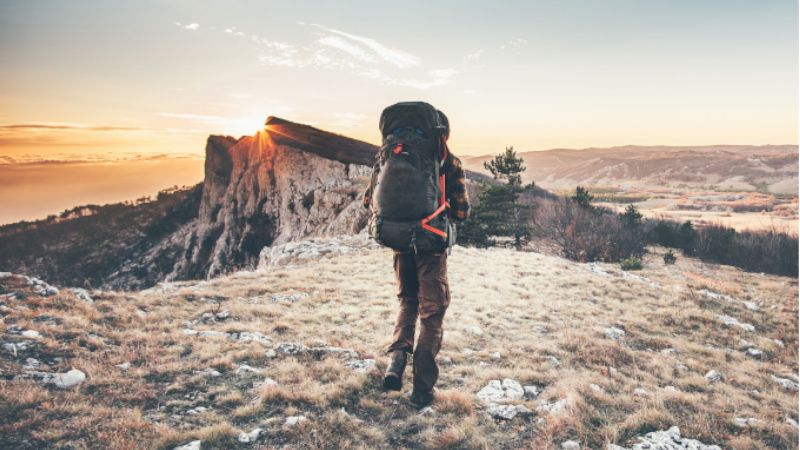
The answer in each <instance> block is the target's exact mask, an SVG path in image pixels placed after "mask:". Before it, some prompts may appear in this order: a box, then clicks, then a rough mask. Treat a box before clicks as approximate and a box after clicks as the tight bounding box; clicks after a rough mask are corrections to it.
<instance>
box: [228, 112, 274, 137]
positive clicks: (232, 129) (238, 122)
mask: <svg viewBox="0 0 800 450" xmlns="http://www.w3.org/2000/svg"><path fill="white" fill-rule="evenodd" d="M265 120H266V117H265V116H263V115H252V116H245V117H239V118H236V119H231V120H230V121H229V122H228V123H226V124H225V128H226V130H225V131H226V132H227V133H230V134H232V135H234V136H242V135H245V136H253V135H255V134H256V133H257V132H259V131H261V130H263V129H264V121H265Z"/></svg>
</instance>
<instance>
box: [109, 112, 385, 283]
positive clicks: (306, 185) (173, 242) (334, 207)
mask: <svg viewBox="0 0 800 450" xmlns="http://www.w3.org/2000/svg"><path fill="white" fill-rule="evenodd" d="M376 151H377V148H376V147H375V146H373V145H371V144H368V143H366V142H361V141H357V140H355V139H351V138H347V137H344V136H340V135H336V134H333V133H328V132H325V131H321V130H318V129H315V128H313V127H310V126H307V125H300V124H295V123H292V122H289V121H286V120H282V119H277V118H273V117H270V118H269V119H268V120H267V123H266V126H265V128H264V130H263V131H261V132H259V133H257V134H256V135H255V136H248V137H243V138H241V139H239V140H236V139H234V138H231V137H224V136H211V137H209V138H208V142H207V145H206V164H205V180H204V182H203V193H202V198H201V202H200V207H199V211H198V214H197V218H196V219H194V220H193V221H191V222H189V223H187V224H186V225H184V226H183V227H182V228H180V229H179V230H178V231H176V232H175V233H173V234H172V235H171V236H169V237H167V238H166V239H164V240H163V241H162V242H161V243H159V244H158V245H156V246H154V247H152V248H150V249H148V250H147V251H145V252H143V253H142V254H141V255H139V256H138V257H136V258H133V259H131V260H129V261H128V262H126V263H125V264H124V265H123V266H122V267H121V268H120V270H118V271H117V272H115V273H114V274H112V275H111V276H110V277H109V278H108V279H107V281H106V285H107V286H108V287H114V288H124V289H135V288H141V287H145V286H149V285H152V284H154V283H156V282H158V281H162V280H177V279H186V278H207V277H212V276H215V275H219V274H222V273H226V272H229V271H232V270H235V269H237V268H242V267H253V266H255V264H256V263H257V260H258V254H259V252H260V251H261V249H262V248H263V247H265V246H269V245H277V244H283V243H286V242H288V241H292V240H296V239H298V238H302V237H306V236H329V235H338V234H349V233H357V232H359V231H360V230H361V229H363V228H364V226H365V225H366V223H367V219H368V216H367V211H366V210H365V209H364V208H363V207H362V206H361V200H360V197H361V193H362V192H363V189H364V187H365V186H366V183H367V182H368V178H369V175H370V171H371V167H370V166H371V164H372V161H373V159H374V156H375V152H376Z"/></svg>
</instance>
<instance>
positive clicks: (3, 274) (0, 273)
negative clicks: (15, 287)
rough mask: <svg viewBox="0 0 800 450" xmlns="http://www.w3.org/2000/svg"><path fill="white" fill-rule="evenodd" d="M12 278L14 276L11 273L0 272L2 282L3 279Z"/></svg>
mask: <svg viewBox="0 0 800 450" xmlns="http://www.w3.org/2000/svg"><path fill="white" fill-rule="evenodd" d="M12 276H13V274H12V273H11V272H0V280H2V279H3V278H10V277H12Z"/></svg>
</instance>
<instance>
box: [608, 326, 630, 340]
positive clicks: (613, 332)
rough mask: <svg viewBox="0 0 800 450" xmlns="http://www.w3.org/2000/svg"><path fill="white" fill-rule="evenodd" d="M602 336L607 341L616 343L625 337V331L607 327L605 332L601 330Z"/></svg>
mask: <svg viewBox="0 0 800 450" xmlns="http://www.w3.org/2000/svg"><path fill="white" fill-rule="evenodd" d="M603 334H604V335H605V337H607V338H608V339H613V340H615V341H617V340H620V339H622V338H624V337H625V330H622V329H619V328H615V327H609V328H606V329H605V330H603Z"/></svg>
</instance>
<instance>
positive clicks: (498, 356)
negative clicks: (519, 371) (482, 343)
mask: <svg viewBox="0 0 800 450" xmlns="http://www.w3.org/2000/svg"><path fill="white" fill-rule="evenodd" d="M489 356H490V357H491V358H492V359H500V358H502V355H500V352H494V353H492V354H491V355H489Z"/></svg>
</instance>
